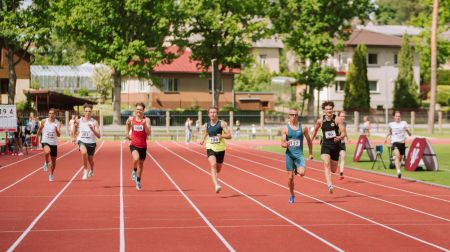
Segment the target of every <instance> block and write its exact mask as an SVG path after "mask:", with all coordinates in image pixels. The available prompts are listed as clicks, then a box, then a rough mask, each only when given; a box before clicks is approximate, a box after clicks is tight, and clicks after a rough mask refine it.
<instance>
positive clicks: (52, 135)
mask: <svg viewBox="0 0 450 252" xmlns="http://www.w3.org/2000/svg"><path fill="white" fill-rule="evenodd" d="M47 137H48V138H55V132H47Z"/></svg>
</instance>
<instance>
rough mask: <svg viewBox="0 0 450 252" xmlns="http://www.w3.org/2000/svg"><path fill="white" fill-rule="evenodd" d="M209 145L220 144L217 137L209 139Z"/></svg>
mask: <svg viewBox="0 0 450 252" xmlns="http://www.w3.org/2000/svg"><path fill="white" fill-rule="evenodd" d="M209 143H210V144H218V143H220V138H219V137H218V136H214V137H209Z"/></svg>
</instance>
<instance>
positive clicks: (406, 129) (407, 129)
mask: <svg viewBox="0 0 450 252" xmlns="http://www.w3.org/2000/svg"><path fill="white" fill-rule="evenodd" d="M405 124H406V126H405V131H406V133H408V135H409V136H411V132H410V131H409V128H408V124H407V123H406V122H405Z"/></svg>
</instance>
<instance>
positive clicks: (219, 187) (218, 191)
mask: <svg viewBox="0 0 450 252" xmlns="http://www.w3.org/2000/svg"><path fill="white" fill-rule="evenodd" d="M221 190H222V187H221V186H220V185H216V193H220V191H221Z"/></svg>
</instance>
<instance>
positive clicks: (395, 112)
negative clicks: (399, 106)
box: [392, 110, 402, 116]
mask: <svg viewBox="0 0 450 252" xmlns="http://www.w3.org/2000/svg"><path fill="white" fill-rule="evenodd" d="M397 113H399V114H400V116H401V115H402V113H400V111H398V110H394V113H392V116H395V114H397Z"/></svg>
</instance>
